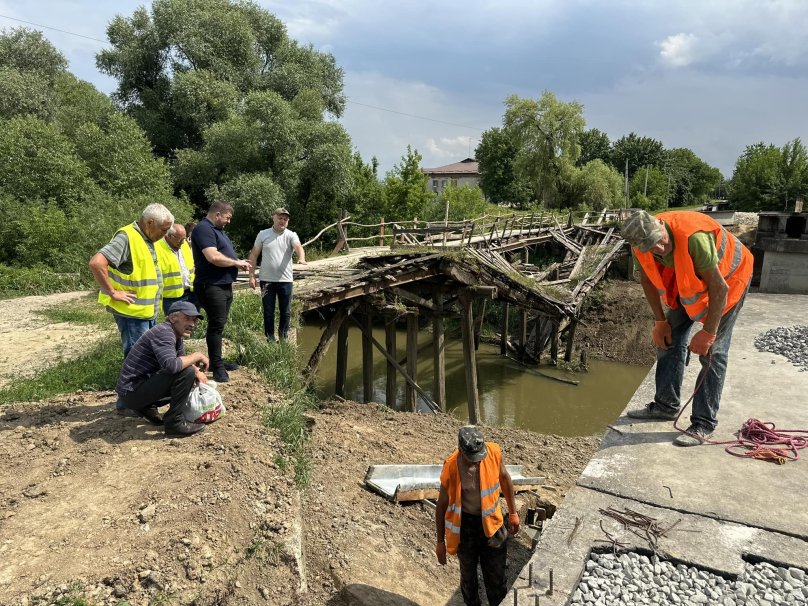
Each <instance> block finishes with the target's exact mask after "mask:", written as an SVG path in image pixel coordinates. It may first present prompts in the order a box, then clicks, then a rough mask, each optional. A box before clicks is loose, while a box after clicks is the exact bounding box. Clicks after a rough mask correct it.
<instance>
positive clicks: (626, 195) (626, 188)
mask: <svg viewBox="0 0 808 606" xmlns="http://www.w3.org/2000/svg"><path fill="white" fill-rule="evenodd" d="M625 174H626V187H625V198H626V205H625V207H624V208H628V158H626V173H625Z"/></svg>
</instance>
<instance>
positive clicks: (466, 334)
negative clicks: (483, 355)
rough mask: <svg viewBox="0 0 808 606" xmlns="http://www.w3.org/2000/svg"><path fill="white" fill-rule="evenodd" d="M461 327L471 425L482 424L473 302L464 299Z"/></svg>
mask: <svg viewBox="0 0 808 606" xmlns="http://www.w3.org/2000/svg"><path fill="white" fill-rule="evenodd" d="M460 303H461V310H460V315H461V321H460V327H461V332H462V340H463V363H464V365H465V370H466V395H467V398H468V404H469V423H471V424H472V425H477V424H478V423H479V422H480V395H479V393H478V391H477V356H476V354H475V352H474V317H473V314H472V311H471V301H470V300H469V299H468V298H465V297H462V298H461V299H460Z"/></svg>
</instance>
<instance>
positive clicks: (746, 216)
mask: <svg viewBox="0 0 808 606" xmlns="http://www.w3.org/2000/svg"><path fill="white" fill-rule="evenodd" d="M735 224H736V225H754V226H757V224H758V215H757V213H742V212H737V211H736V213H735Z"/></svg>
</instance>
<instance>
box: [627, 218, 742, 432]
mask: <svg viewBox="0 0 808 606" xmlns="http://www.w3.org/2000/svg"><path fill="white" fill-rule="evenodd" d="M621 231H622V234H623V237H624V238H625V239H626V240H627V241H628V242H629V244H631V246H632V247H633V249H634V256H635V257H636V259H637V261H638V263H639V265H640V282H641V284H642V288H643V293H644V294H645V298H646V300H647V301H648V305H649V306H650V307H651V312H652V313H653V315H654V320H655V322H654V328H653V330H652V331H651V337H652V339H653V341H654V343H655V344H656V346H657V348H658V349H657V365H656V376H655V379H656V393H655V395H654V400H653V401H652V402H649V403H648V404H647V405H646V406H645V407H644V408H641V409H639V410H630V411H628V413H627V414H628V416H629V417H630V418H632V419H645V420H672V419H675V418H676V417H677V415H678V414H679V407H680V405H681V390H682V380H683V378H684V370H685V365H686V361H687V354H688V349H689V350H690V351H691V352H693V353H695V354H697V355H698V356H699V362H700V363H701V372H700V373H699V377H698V379H697V381H696V386H697V387H696V393H695V395H694V397H693V410H692V414H691V415H690V427H688V429H687V431H686V432H685V433H682V434H681V435H679V436H677V437H676V439H675V440H674V441H673V442H674V444H676V445H677V446H696V445H698V444H701V443H703V442H704V441H705V440H708V439H709V437H710V436H711V435H712V433H713V431H715V428H716V425H717V424H718V420H717V416H718V406H719V403H720V400H721V391H722V389H723V387H724V377H725V376H726V373H727V358H728V354H729V346H730V341H731V339H732V329H733V327H734V326H735V321H736V320H737V318H738V313H739V312H740V310H741V308H742V307H743V303H744V299H745V297H746V292H747V291H748V290H749V283H750V281H751V279H752V263H753V259H752V253H751V252H749V250H748V249H747V248H746V247H745V246H744V245H743V244H742V243H741V242H740V240H738V238H736V237H735V236H734V235H733V234H731V233H729V232H728V231H727V230H726V229H724V228H723V227H722V226H721V225H720V224H719V223H718V222H717V221H715V220H713V219H712V218H710V217H708V216H707V215H705V214H703V213H700V212H694V211H668V212H663V213H659V214H658V215H657V216H656V217H652V216H651V215H649V214H648V213H647V212H645V211H644V210H639V211H634V212H633V213H632V214H631V216H629V218H628V219H627V220H626V221H625V223H624V224H623V226H622V230H621ZM663 302H664V303H665V305H666V306H667V307H668V308H669V309H668V312H667V313H665V311H664V309H663V307H662V303H663ZM696 322H701V323H702V328H701V330H698V331H696V333H695V334H694V335H693V338H692V339H690V343H689V344H688V336H689V334H690V329H691V327H692V326H693V324H694V323H696Z"/></svg>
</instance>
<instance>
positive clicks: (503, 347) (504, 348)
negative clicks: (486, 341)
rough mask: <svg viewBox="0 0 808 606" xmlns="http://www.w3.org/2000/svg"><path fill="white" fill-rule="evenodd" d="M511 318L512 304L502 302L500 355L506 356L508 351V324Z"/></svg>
mask: <svg viewBox="0 0 808 606" xmlns="http://www.w3.org/2000/svg"><path fill="white" fill-rule="evenodd" d="M510 319H511V305H510V303H503V304H502V328H500V334H499V355H501V356H504V355H505V354H506V353H508V325H509V324H510Z"/></svg>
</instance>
